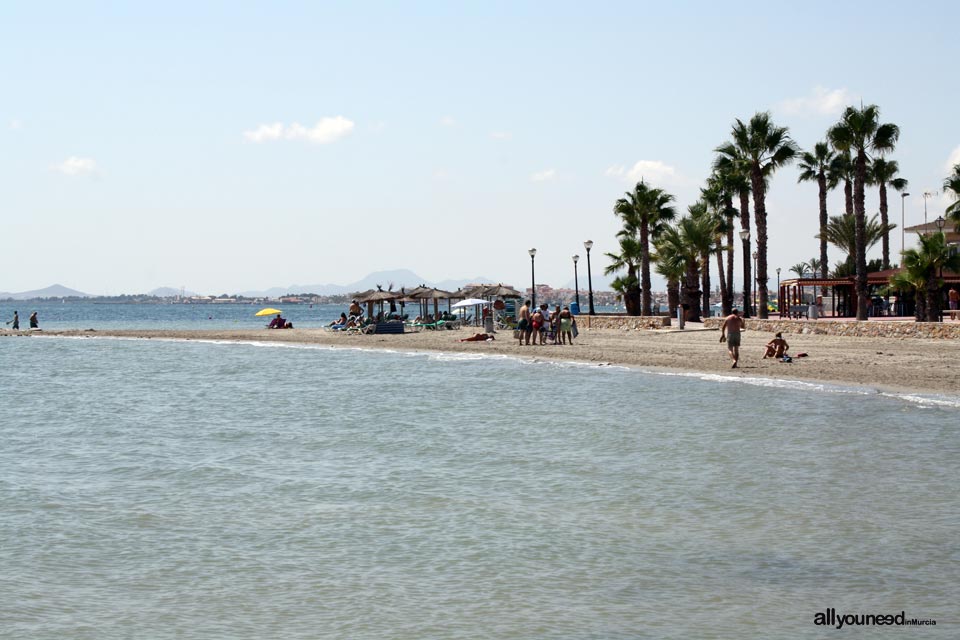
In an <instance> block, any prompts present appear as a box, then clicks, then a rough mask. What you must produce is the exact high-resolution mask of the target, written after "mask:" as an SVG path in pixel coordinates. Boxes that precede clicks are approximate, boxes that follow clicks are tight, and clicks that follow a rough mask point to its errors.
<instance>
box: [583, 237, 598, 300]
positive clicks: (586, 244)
mask: <svg viewBox="0 0 960 640" xmlns="http://www.w3.org/2000/svg"><path fill="white" fill-rule="evenodd" d="M583 248H584V249H586V250H587V301H588V304H589V305H590V315H592V316H595V315H597V312H596V311H594V310H593V272H592V271H591V269H590V249H593V240H587V241H586V242H584V243H583Z"/></svg>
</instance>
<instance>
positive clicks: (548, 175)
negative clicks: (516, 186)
mask: <svg viewBox="0 0 960 640" xmlns="http://www.w3.org/2000/svg"><path fill="white" fill-rule="evenodd" d="M556 177H557V172H556V170H555V169H544V170H543V171H537V172H536V173H534V174H533V175H532V176H530V179H531V180H533V181H534V182H546V181H548V180H553V179H554V178H556Z"/></svg>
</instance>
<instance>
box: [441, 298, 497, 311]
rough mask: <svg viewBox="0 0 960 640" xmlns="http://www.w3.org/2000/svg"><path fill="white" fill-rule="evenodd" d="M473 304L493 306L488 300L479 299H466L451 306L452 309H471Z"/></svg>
mask: <svg viewBox="0 0 960 640" xmlns="http://www.w3.org/2000/svg"><path fill="white" fill-rule="evenodd" d="M475 304H493V303H492V302H490V301H489V300H481V299H480V298H467V299H466V300H464V301H462V302H458V303H457V304H455V305H451V308H453V309H459V308H460V307H472V306H473V305H475Z"/></svg>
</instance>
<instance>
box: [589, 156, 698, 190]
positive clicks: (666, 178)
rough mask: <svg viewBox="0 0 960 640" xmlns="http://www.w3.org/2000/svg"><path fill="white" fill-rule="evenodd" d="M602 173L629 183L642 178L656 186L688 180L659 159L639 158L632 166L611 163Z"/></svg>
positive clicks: (670, 184)
mask: <svg viewBox="0 0 960 640" xmlns="http://www.w3.org/2000/svg"><path fill="white" fill-rule="evenodd" d="M604 173H605V174H606V175H608V176H610V177H611V178H619V179H621V180H624V181H625V182H629V183H630V184H634V183H637V182H640V180H643V181H645V182H646V183H647V184H650V185H653V186H656V187H659V186H679V185H683V184H686V183H687V182H688V180H687V179H686V178H684V177H683V176H682V175H680V173H679V172H678V171H677V170H676V169H675V168H674V167H671V166H670V165H668V164H666V163H664V162H661V161H660V160H640V161H638V162H637V163H636V164H634V165H633V166H632V167H625V166H623V165H613V166H612V167H609V168H608V169H607V170H606V171H605V172H604Z"/></svg>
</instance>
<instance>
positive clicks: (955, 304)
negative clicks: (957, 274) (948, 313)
mask: <svg viewBox="0 0 960 640" xmlns="http://www.w3.org/2000/svg"><path fill="white" fill-rule="evenodd" d="M947 298H948V302H949V303H950V308H951V309H954V310H956V309H960V293H957V288H956V287H950V292H949V293H948V294H947Z"/></svg>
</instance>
